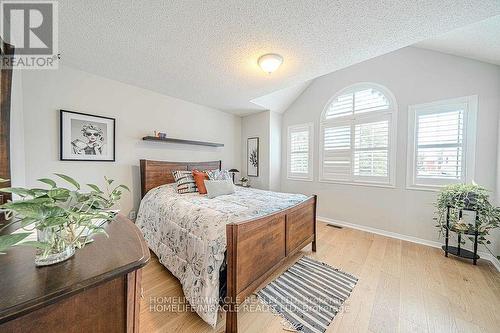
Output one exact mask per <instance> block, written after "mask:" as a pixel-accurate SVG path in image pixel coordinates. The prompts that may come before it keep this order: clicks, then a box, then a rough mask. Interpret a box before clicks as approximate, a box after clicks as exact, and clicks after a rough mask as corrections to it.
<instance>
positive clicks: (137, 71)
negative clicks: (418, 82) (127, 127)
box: [59, 0, 500, 114]
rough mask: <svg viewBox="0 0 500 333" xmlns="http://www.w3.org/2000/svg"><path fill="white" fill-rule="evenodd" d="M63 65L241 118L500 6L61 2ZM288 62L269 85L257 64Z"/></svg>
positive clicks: (447, 0) (447, 1)
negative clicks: (272, 59)
mask: <svg viewBox="0 0 500 333" xmlns="http://www.w3.org/2000/svg"><path fill="white" fill-rule="evenodd" d="M59 11H60V13H59V40H60V43H59V45H60V49H61V54H62V59H63V60H62V63H63V64H66V65H69V66H73V67H77V68H80V69H82V70H85V71H88V72H91V73H95V74H98V75H101V76H104V77H108V78H111V79H114V80H118V81H122V82H126V83H130V84H133V85H136V86H140V87H143V88H146V89H150V90H154V91H157V92H160V93H163V94H167V95H170V96H174V97H178V98H181V99H184V100H188V101H191V102H195V103H199V104H203V105H208V106H212V107H215V108H218V109H221V110H224V111H229V112H233V113H235V114H246V113H249V112H253V111H258V110H262V109H263V108H264V107H259V106H258V105H256V104H254V103H251V102H250V101H251V100H253V99H255V98H258V97H261V96H264V95H267V94H270V93H272V92H274V91H277V90H280V89H283V88H286V87H292V86H296V85H299V84H302V83H303V82H305V81H308V80H311V79H313V78H315V77H318V76H320V75H324V74H327V73H329V72H332V71H334V70H337V69H340V68H344V67H346V66H349V65H352V64H355V63H358V62H360V61H363V60H366V59H369V58H372V57H375V56H378V55H381V54H384V53H387V52H390V51H393V50H396V49H399V48H401V47H404V46H407V45H410V44H413V43H416V42H419V41H422V40H424V39H428V38H431V37H434V36H436V35H439V34H442V33H445V32H448V31H450V30H453V29H456V28H458V27H462V26H465V25H468V24H471V23H474V22H477V21H480V20H484V19H486V18H488V17H491V16H494V15H499V14H500V1H499V0H468V1H465V0H440V1H435V0H421V1H414V0H411V1H373V0H367V1H348V0H336V1H330V0H325V1H309V0H303V1H297V0H272V1H271V0H268V1H264V0H255V1H248V0H231V1H229V0H227V1H216V0H211V1H208V0H206V1H180V0H179V1H137V0H136V1H132V0H127V1H123V0H122V1H117V0H116V1H110V0H108V1H102V0H85V1H84V0H80V1H76V0H72V1H70V0H60V1H59ZM268 52H275V53H279V54H281V55H282V56H283V57H284V63H283V65H282V66H281V68H280V69H279V70H278V71H276V72H275V73H273V74H272V75H268V74H266V73H264V72H263V71H261V70H260V69H259V68H258V66H257V58H258V57H259V56H260V55H262V54H264V53H268Z"/></svg>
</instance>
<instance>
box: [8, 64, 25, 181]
mask: <svg viewBox="0 0 500 333" xmlns="http://www.w3.org/2000/svg"><path fill="white" fill-rule="evenodd" d="M22 89H23V84H22V70H20V69H13V70H12V93H11V100H10V174H11V185H12V186H14V187H24V186H25V185H26V160H25V158H26V155H25V150H24V111H23V95H22V93H20V92H22Z"/></svg>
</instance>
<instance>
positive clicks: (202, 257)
mask: <svg viewBox="0 0 500 333" xmlns="http://www.w3.org/2000/svg"><path fill="white" fill-rule="evenodd" d="M305 199H307V197H306V196H305V195H302V194H289V193H278V192H270V191H262V190H257V189H249V188H242V187H238V186H236V187H235V193H234V194H230V195H223V196H219V197H217V198H214V199H208V198H207V197H206V196H205V195H200V194H198V193H187V194H178V193H177V192H176V191H175V187H174V185H173V184H168V185H163V186H159V187H157V188H155V189H152V190H150V191H149V192H148V193H147V194H146V195H145V196H144V198H143V199H142V202H141V207H140V209H139V213H138V215H137V220H136V224H137V226H138V227H139V228H140V229H141V230H142V232H143V234H144V237H145V239H146V241H147V243H148V245H149V247H150V248H151V249H152V250H153V251H154V252H155V253H156V255H157V256H158V258H159V260H160V262H161V263H162V264H163V265H165V267H167V269H168V270H169V271H170V272H172V274H174V275H175V276H176V277H177V278H178V279H179V281H180V282H181V284H182V289H183V290H184V295H185V296H186V299H187V300H188V301H189V303H190V304H191V306H192V307H193V308H194V309H195V311H196V312H197V313H198V314H199V315H200V317H201V318H202V319H203V320H205V321H206V322H207V323H208V324H210V325H212V326H215V324H216V322H217V311H218V304H219V269H220V267H221V265H222V263H223V260H224V252H225V251H226V224H227V223H232V222H237V221H242V220H246V219H251V218H254V217H258V216H264V215H268V214H270V213H273V212H276V211H279V210H282V209H285V208H287V207H291V206H294V205H296V204H298V203H300V202H302V201H304V200H305Z"/></svg>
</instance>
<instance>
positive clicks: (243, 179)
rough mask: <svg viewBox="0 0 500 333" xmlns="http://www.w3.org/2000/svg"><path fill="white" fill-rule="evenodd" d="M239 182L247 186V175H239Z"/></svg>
mask: <svg viewBox="0 0 500 333" xmlns="http://www.w3.org/2000/svg"><path fill="white" fill-rule="evenodd" d="M240 182H241V186H243V187H248V178H247V177H241V179H240Z"/></svg>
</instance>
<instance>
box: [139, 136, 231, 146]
mask: <svg viewBox="0 0 500 333" xmlns="http://www.w3.org/2000/svg"><path fill="white" fill-rule="evenodd" d="M142 139H143V140H144V141H160V142H170V143H180V144H185V145H197V146H208V147H224V144H223V143H215V142H205V141H194V140H183V139H174V138H158V137H156V136H145V137H143V138H142Z"/></svg>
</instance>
